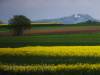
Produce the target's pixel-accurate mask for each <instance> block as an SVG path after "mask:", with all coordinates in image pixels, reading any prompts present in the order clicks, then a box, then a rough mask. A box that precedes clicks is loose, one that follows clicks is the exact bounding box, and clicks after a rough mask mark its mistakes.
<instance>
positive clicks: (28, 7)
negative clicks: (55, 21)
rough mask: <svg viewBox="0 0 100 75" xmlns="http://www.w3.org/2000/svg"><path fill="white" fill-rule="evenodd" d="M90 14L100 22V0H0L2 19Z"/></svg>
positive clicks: (36, 18)
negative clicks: (20, 16)
mask: <svg viewBox="0 0 100 75" xmlns="http://www.w3.org/2000/svg"><path fill="white" fill-rule="evenodd" d="M77 13H81V14H89V15H91V16H92V17H94V18H96V19H99V20H100V0H0V19H2V20H8V19H10V18H11V17H12V16H13V15H25V16H27V17H28V18H30V19H31V20H40V19H50V18H60V17H65V16H70V15H72V14H77Z"/></svg>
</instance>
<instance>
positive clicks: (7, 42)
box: [0, 33, 100, 47]
mask: <svg viewBox="0 0 100 75" xmlns="http://www.w3.org/2000/svg"><path fill="white" fill-rule="evenodd" d="M78 45H81V46H83V45H85V46H88V45H92V46H93V45H98V46H99V45H100V33H83V34H46V35H43V34H38V35H32V36H13V37H11V36H9V37H0V47H21V46H78Z"/></svg>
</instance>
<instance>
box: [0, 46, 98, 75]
mask: <svg viewBox="0 0 100 75" xmlns="http://www.w3.org/2000/svg"><path fill="white" fill-rule="evenodd" d="M0 74H1V75H4V74H5V75H34V74H35V75H99V74H100V47H99V46H51V47H48V46H33V47H22V48H0Z"/></svg>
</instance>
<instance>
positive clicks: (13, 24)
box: [8, 15, 31, 36]
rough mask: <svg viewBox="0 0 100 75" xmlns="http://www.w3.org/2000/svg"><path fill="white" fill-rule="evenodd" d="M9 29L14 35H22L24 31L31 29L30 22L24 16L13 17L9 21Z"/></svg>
mask: <svg viewBox="0 0 100 75" xmlns="http://www.w3.org/2000/svg"><path fill="white" fill-rule="evenodd" d="M8 22H9V25H10V29H12V30H13V32H14V35H16V36H21V35H23V32H24V30H26V29H30V28H31V21H30V19H28V18H27V17H26V16H24V15H15V16H13V18H11V19H10V20H9V21H8Z"/></svg>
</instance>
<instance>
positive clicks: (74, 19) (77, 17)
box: [36, 14, 97, 24]
mask: <svg viewBox="0 0 100 75" xmlns="http://www.w3.org/2000/svg"><path fill="white" fill-rule="evenodd" d="M88 20H90V21H97V20H96V19H94V18H93V17H91V16H90V15H88V14H74V15H71V16H68V17H62V18H56V19H44V20H38V21H36V22H43V23H46V22H52V23H53V22H54V23H63V24H76V23H81V22H86V21H88Z"/></svg>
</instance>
